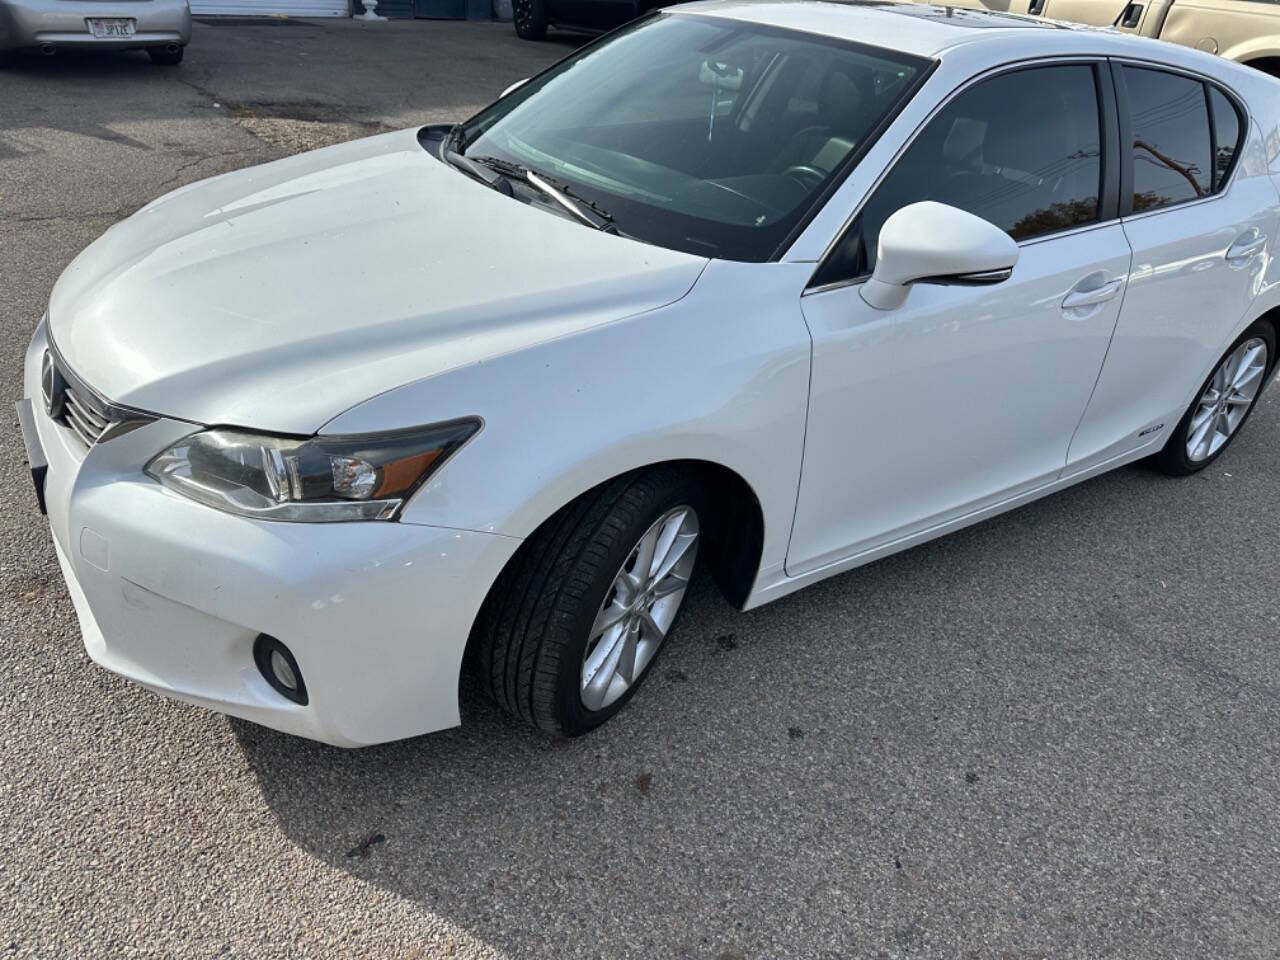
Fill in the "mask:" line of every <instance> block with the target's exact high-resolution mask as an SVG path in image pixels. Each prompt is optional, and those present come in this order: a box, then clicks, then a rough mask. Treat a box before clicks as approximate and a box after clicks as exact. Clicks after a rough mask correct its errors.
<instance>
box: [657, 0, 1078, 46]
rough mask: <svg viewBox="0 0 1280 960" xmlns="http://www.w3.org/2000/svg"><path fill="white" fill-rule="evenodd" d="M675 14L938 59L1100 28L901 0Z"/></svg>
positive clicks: (708, 7) (754, 1)
mask: <svg viewBox="0 0 1280 960" xmlns="http://www.w3.org/2000/svg"><path fill="white" fill-rule="evenodd" d="M673 9H674V10H675V12H680V13H693V14H702V15H709V16H715V17H724V18H729V19H734V20H743V21H747V22H751V23H761V24H766V25H769V26H776V27H784V28H788V29H791V30H801V31H804V32H806V33H815V34H820V35H822V36H828V37H833V38H836V39H839V40H851V41H855V42H861V43H867V44H871V45H873V46H877V47H884V48H888V49H892V50H898V51H901V52H902V53H908V54H914V55H916V56H921V57H934V56H937V55H938V54H940V53H941V52H942V51H943V50H945V49H947V48H948V47H953V46H955V45H957V44H960V43H964V42H966V41H969V40H973V39H976V38H977V37H979V36H981V37H983V38H993V37H994V36H996V35H1000V34H1005V35H1014V36H1021V37H1023V38H1028V37H1029V36H1030V35H1031V34H1032V33H1044V32H1056V31H1068V32H1070V31H1074V30H1077V29H1085V30H1090V31H1092V32H1095V33H1096V32H1098V31H1097V30H1096V28H1088V27H1084V28H1080V27H1078V26H1077V25H1076V24H1067V23H1061V22H1059V21H1056V20H1045V19H1042V18H1039V17H1030V16H1023V15H1019V14H1015V13H1001V12H998V11H991V10H970V9H965V8H961V7H946V6H934V5H931V4H925V3H899V2H895V0H700V2H695V3H683V4H680V5H679V6H678V7H675V8H673Z"/></svg>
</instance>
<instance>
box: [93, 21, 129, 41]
mask: <svg viewBox="0 0 1280 960" xmlns="http://www.w3.org/2000/svg"><path fill="white" fill-rule="evenodd" d="M85 22H86V23H88V24H89V32H90V33H92V34H93V36H94V38H95V39H98V40H114V39H116V38H118V37H132V36H133V24H134V21H133V20H131V19H127V18H125V17H90V18H88V19H87V20H86V21H85Z"/></svg>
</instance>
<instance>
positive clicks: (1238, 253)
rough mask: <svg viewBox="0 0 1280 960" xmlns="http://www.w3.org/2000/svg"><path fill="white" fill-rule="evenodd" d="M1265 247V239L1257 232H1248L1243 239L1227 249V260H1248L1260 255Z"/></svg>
mask: <svg viewBox="0 0 1280 960" xmlns="http://www.w3.org/2000/svg"><path fill="white" fill-rule="evenodd" d="M1266 245H1267V238H1266V236H1265V235H1263V234H1260V233H1259V232H1258V231H1257V230H1250V231H1249V232H1248V233H1246V234H1245V235H1244V236H1243V237H1241V238H1240V239H1239V240H1237V241H1236V242H1235V243H1233V244H1232V245H1231V246H1229V247H1227V260H1228V261H1230V262H1238V261H1240V260H1248V259H1249V258H1250V257H1254V256H1257V255H1258V254H1260V253H1261V252H1262V250H1263V248H1264V247H1266Z"/></svg>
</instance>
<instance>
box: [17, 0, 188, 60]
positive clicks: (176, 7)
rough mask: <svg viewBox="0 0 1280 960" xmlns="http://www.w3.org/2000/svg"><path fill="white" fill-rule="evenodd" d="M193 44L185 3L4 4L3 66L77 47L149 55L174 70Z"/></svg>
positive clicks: (81, 0) (70, 0)
mask: <svg viewBox="0 0 1280 960" xmlns="http://www.w3.org/2000/svg"><path fill="white" fill-rule="evenodd" d="M190 40H191V8H190V7H189V6H188V5H187V0H0V62H2V61H4V60H5V59H7V58H8V57H10V56H11V55H12V53H13V52H14V51H16V50H24V49H29V50H39V51H40V52H42V53H45V54H49V55H52V54H54V53H56V52H57V51H58V50H60V49H62V48H63V47H77V48H81V49H84V48H110V49H115V50H139V49H141V50H146V51H147V53H148V54H149V55H150V57H151V59H152V61H153V62H154V63H158V64H164V65H168V66H172V65H174V64H178V63H181V62H182V53H183V50H184V49H185V48H186V45H187V43H188V42H190Z"/></svg>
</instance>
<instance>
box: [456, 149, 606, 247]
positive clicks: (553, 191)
mask: <svg viewBox="0 0 1280 960" xmlns="http://www.w3.org/2000/svg"><path fill="white" fill-rule="evenodd" d="M463 159H464V160H469V161H471V162H472V163H474V164H477V165H483V166H485V167H487V168H489V169H490V170H492V171H494V172H496V173H499V174H501V175H502V176H504V177H510V178H512V179H514V180H521V181H523V182H524V183H527V184H529V185H530V186H531V187H533V188H534V189H535V190H538V191H539V192H540V193H543V194H544V195H546V196H548V197H550V198H551V199H552V200H554V201H555V202H556V204H557V205H559V206H560V207H561V208H562V209H564V210H566V211H568V212H569V213H570V214H572V215H573V216H574V217H576V218H577V219H578V220H581V221H582V222H583V223H585V224H586V225H587V226H589V227H592V228H594V229H596V230H603V231H604V232H605V233H617V232H618V228H617V227H615V226H614V225H613V217H612V216H610V214H609V213H608V212H607V211H605V210H602V209H601V208H600V207H599V206H598V205H597V204H595V203H592V202H591V201H590V200H587V199H584V198H583V197H579V196H577V195H576V194H574V193H573V192H572V191H571V190H570V189H569V188H568V187H567V186H566V185H565V184H563V183H561V182H560V181H558V180H553V179H552V178H551V177H549V176H547V175H546V174H545V173H538V172H537V171H536V170H530V169H529V168H528V167H522V166H520V164H518V163H511V162H509V161H507V160H502V159H500V158H498V157H474V158H472V157H464V158H463Z"/></svg>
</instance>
